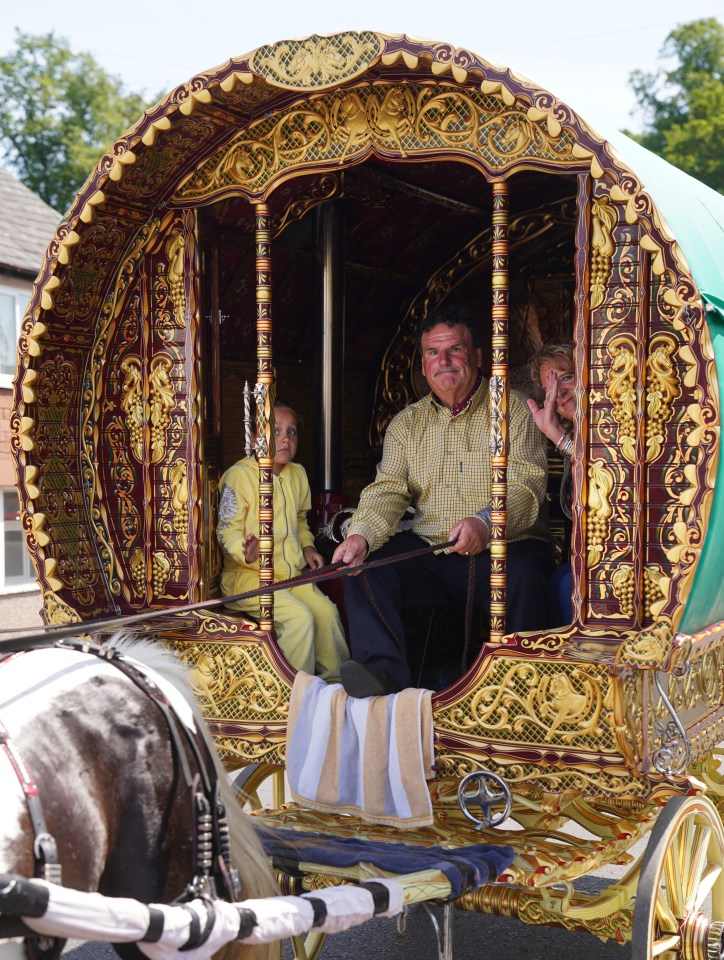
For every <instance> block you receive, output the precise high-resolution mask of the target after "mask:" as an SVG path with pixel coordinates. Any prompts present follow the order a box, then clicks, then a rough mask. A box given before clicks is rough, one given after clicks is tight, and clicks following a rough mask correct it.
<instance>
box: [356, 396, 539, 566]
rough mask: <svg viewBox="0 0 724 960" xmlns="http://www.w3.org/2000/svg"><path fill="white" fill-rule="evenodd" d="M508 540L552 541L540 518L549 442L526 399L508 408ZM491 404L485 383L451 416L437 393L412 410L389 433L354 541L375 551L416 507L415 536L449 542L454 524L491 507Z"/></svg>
mask: <svg viewBox="0 0 724 960" xmlns="http://www.w3.org/2000/svg"><path fill="white" fill-rule="evenodd" d="M508 438H509V459H508V497H507V511H508V514H507V539H508V540H510V541H513V540H525V539H528V538H536V539H541V540H548V539H550V534H549V532H548V529H547V525H546V524H545V523H544V522H543V521H542V520H541V518H540V517H539V513H540V506H541V503H542V502H543V498H544V496H545V493H546V482H547V464H546V448H545V437H544V436H543V434H542V433H541V432H540V430H538V428H537V427H536V425H535V423H534V422H533V418H532V417H531V415H530V411H529V410H528V407H527V405H526V403H525V401H524V400H523V399H522V398H521V396H520V395H519V394H517V393H515V392H513V391H511V393H510V396H509V401H508ZM490 485H491V470H490V399H489V394H488V383H487V381H486V380H483V381H482V383H481V384H480V386H479V387H478V389H477V391H476V392H475V393H474V394H473V396H472V398H471V400H470V403H469V404H468V405H467V407H466V408H465V409H464V410H462V411H461V412H460V413H458V414H457V415H456V416H452V413H451V411H450V409H449V408H448V407H446V406H444V405H443V404H441V403H440V402H439V401H438V400H437V399H436V398H435V397H434V395H433V394H429V395H428V396H426V397H424V398H423V399H422V400H418V401H417V403H413V404H411V405H410V406H409V407H406V408H405V409H404V410H402V411H401V412H400V413H398V414H397V416H396V417H395V418H394V420H392V422H391V423H390V425H389V427H388V428H387V432H386V434H385V441H384V447H383V451H382V460H381V461H380V463H379V465H378V467H377V477H376V479H375V480H373V481H372V483H370V484H369V485H368V486H367V487H365V489H364V490H363V491H362V494H361V496H360V502H359V506H358V508H357V510H356V512H355V514H354V517H353V518H352V522H351V523H350V527H349V531H348V534H347V535H348V536H349V535H351V534H360V535H361V536H363V537H364V538H365V540H366V541H367V543H368V544H369V548H370V551H372V550H377V549H379V547H381V546H382V545H383V544H384V543H385V542H386V541H387V540H388V539H389V538H390V537H391V536H392V535H393V534H394V533H395V530H396V529H397V524H398V523H399V521H400V518H401V517H402V515H403V514H404V512H405V510H406V509H407V507H408V506H409V505H410V504H412V505H413V506H414V507H415V518H414V520H413V523H412V532H413V533H416V534H417V535H418V536H419V537H422V538H423V539H424V540H427V541H428V542H429V543H444V542H445V541H446V540H447V539H448V534H449V532H450V530H451V528H452V527H454V526H455V524H456V523H457V522H458V521H459V520H462V519H463V518H465V517H470V516H473V515H474V514H476V513H480V512H481V511H485V510H486V509H487V508H489V507H490Z"/></svg>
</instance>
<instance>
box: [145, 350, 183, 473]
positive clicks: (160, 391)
mask: <svg viewBox="0 0 724 960" xmlns="http://www.w3.org/2000/svg"><path fill="white" fill-rule="evenodd" d="M172 369H173V360H172V359H171V358H170V357H169V356H167V355H166V354H164V353H162V354H159V355H158V356H155V357H154V358H153V360H152V361H151V370H150V373H149V380H150V382H151V463H159V461H161V460H162V459H163V455H164V453H165V452H166V434H167V432H168V429H169V427H170V426H171V411H172V410H173V408H174V407H175V406H176V398H175V397H174V393H173V383H172V382H171V370H172Z"/></svg>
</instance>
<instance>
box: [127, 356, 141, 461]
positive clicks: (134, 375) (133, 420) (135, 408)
mask: <svg viewBox="0 0 724 960" xmlns="http://www.w3.org/2000/svg"><path fill="white" fill-rule="evenodd" d="M121 370H122V372H123V375H124V380H123V384H122V385H121V410H122V411H123V414H124V417H125V424H126V429H127V430H128V434H129V438H130V441H131V452H132V453H133V456H134V457H135V458H136V460H138V461H139V463H143V426H144V404H143V381H142V376H141V359H140V357H137V356H135V355H133V354H132V355H131V356H128V357H126V358H125V359H124V360H123V361H122V363H121Z"/></svg>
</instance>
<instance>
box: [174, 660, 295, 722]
mask: <svg viewBox="0 0 724 960" xmlns="http://www.w3.org/2000/svg"><path fill="white" fill-rule="evenodd" d="M258 660H259V656H258V653H255V650H254V646H253V644H252V645H249V646H248V647H247V646H246V645H244V644H243V643H237V644H233V645H227V646H226V647H225V648H224V649H223V650H222V651H221V652H220V653H218V654H212V653H210V652H208V651H207V650H206V649H205V648H204V645H203V644H200V645H198V646H197V647H195V648H192V649H191V650H190V651H189V654H188V662H189V664H190V670H189V681H190V684H191V688H192V690H193V691H194V693H195V694H196V696H197V697H199V699H200V700H201V701H202V703H203V704H204V713H205V715H206V716H207V717H208V716H210V717H223V716H226V714H227V709H226V708H227V706H233V707H234V709H235V711H238V712H241V713H242V714H243V715H244V717H245V718H247V719H252V718H254V719H261V718H265V719H266V720H274V719H277V718H282V717H284V716H285V714H286V710H287V706H288V700H289V687H288V685H287V684H286V683H285V682H284V681H283V680H281V678H280V677H279V676H278V674H277V673H276V672H275V671H274V670H273V669H271V665H270V664H268V663H265V664H264V665H263V666H262V665H260V664H259V663H258Z"/></svg>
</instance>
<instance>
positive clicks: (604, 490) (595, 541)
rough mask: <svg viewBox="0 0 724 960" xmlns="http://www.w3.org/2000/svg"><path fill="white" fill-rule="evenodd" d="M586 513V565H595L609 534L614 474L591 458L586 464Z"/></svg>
mask: <svg viewBox="0 0 724 960" xmlns="http://www.w3.org/2000/svg"><path fill="white" fill-rule="evenodd" d="M588 480H589V484H588V514H587V520H586V532H587V539H588V565H589V567H593V566H595V565H596V564H597V563H599V562H600V560H601V557H602V556H603V551H604V547H605V545H606V542H607V540H608V536H609V526H610V521H611V517H612V515H613V508H612V507H611V502H610V497H611V491H612V490H613V487H614V482H615V479H614V476H613V473H612V472H611V469H610V468H609V467H608V466H607V465H606V464H605V462H604V461H603V460H592V461H591V463H590V464H589V465H588Z"/></svg>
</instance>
